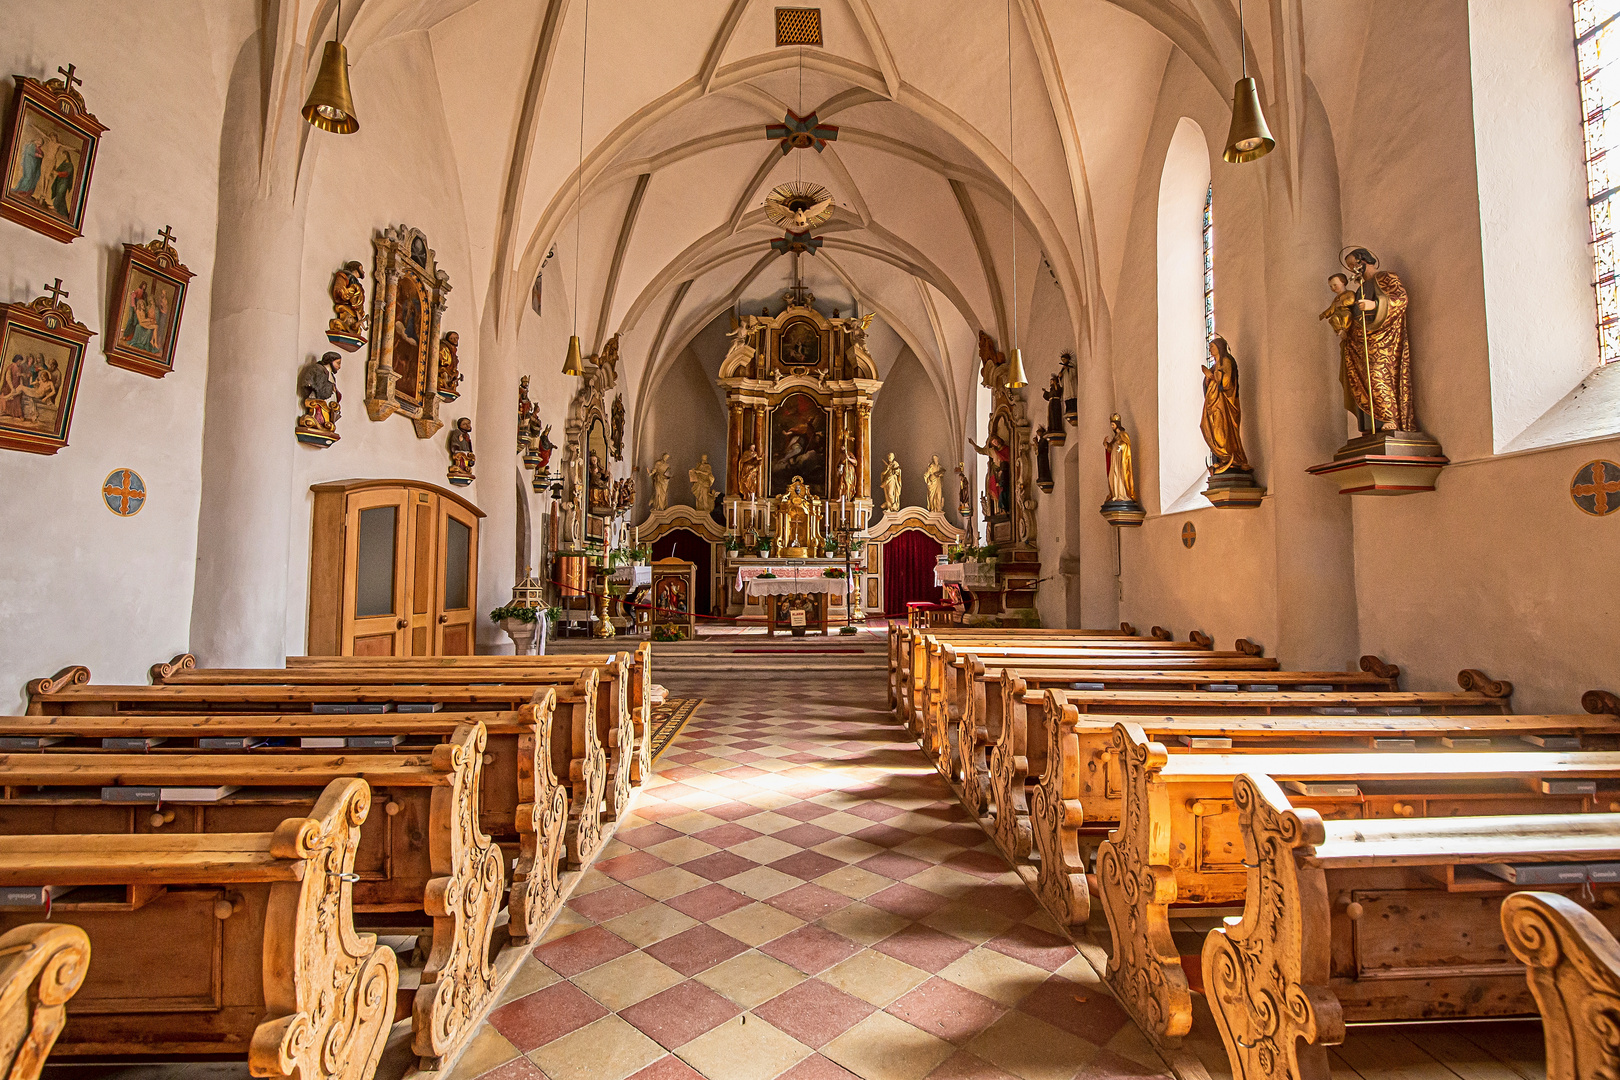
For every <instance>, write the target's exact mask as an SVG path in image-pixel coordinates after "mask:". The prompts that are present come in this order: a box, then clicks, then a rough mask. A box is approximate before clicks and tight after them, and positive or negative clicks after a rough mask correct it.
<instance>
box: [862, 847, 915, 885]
mask: <svg viewBox="0 0 1620 1080" xmlns="http://www.w3.org/2000/svg"><path fill="white" fill-rule="evenodd" d="M855 865H856V866H858V867H860V868H861V869H862V870H867V871H870V872H871V873H874V874H882V875H883V876H884V877H886V878H893V879H894V880H896V881H904V880H905V879H906V878H908V877H910V876H911V875H912V874H920V873H922V872H923V871H924V870H926V869H928V865H929V864H928V863H925V862H923V861H922V860H921V859H913V858H912V857H911V856H910V855H901V854H899V853H898V852H894V851H883V852H879V853H878V854H876V855H873V856H870V857H869V858H865V859H862V860H861V861H860V862H858V863H856V864H855Z"/></svg>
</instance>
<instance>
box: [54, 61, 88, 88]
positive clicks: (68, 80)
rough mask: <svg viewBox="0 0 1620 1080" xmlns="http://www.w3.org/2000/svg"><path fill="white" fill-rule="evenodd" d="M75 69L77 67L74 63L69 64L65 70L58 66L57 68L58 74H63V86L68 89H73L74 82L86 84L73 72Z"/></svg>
mask: <svg viewBox="0 0 1620 1080" xmlns="http://www.w3.org/2000/svg"><path fill="white" fill-rule="evenodd" d="M75 70H76V69H75V68H74V66H73V65H72V64H69V65H68V66H67V68H66V70H64V69H62V68H57V69H56V73H57V74H58V75H60V76H62V85H63V87H65V88H66V89H68V90H72V89H73V84H74V83H78V84H79V85H80V86H83V85H84V80H83V79H81V78H79V77H78V76H76V75H74V74H73V72H74V71H75Z"/></svg>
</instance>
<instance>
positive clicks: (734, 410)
mask: <svg viewBox="0 0 1620 1080" xmlns="http://www.w3.org/2000/svg"><path fill="white" fill-rule="evenodd" d="M734 392H735V391H734ZM743 414H744V411H743V406H742V402H740V401H738V400H737V399H736V398H733V399H732V400H731V411H730V418H729V419H728V420H727V422H726V494H728V495H735V494H737V481H738V479H739V478H738V476H737V459H738V458H740V457H741V456H742V441H743Z"/></svg>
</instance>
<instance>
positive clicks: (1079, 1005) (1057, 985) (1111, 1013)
mask: <svg viewBox="0 0 1620 1080" xmlns="http://www.w3.org/2000/svg"><path fill="white" fill-rule="evenodd" d="M1018 1011H1019V1012H1025V1013H1028V1014H1029V1015H1031V1016H1033V1017H1035V1018H1036V1019H1037V1020H1045V1021H1046V1022H1047V1023H1048V1024H1051V1025H1052V1026H1053V1027H1055V1028H1061V1029H1063V1030H1064V1031H1067V1032H1069V1033H1070V1034H1071V1035H1078V1036H1080V1037H1081V1038H1082V1039H1087V1040H1089V1041H1091V1042H1094V1043H1098V1044H1102V1043H1105V1042H1107V1041H1108V1040H1109V1039H1112V1038H1113V1037H1114V1036H1115V1035H1117V1034H1119V1030H1120V1028H1122V1027H1124V1026H1125V1025H1126V1024H1128V1023H1130V1022H1131V1021H1130V1017H1128V1016H1127V1015H1126V1014H1125V1010H1124V1009H1121V1008H1120V1007H1119V1004H1118V1003H1117V1002H1116V1001H1114V999H1113V998H1112V997H1110V996H1109V995H1108V994H1107V993H1105V992H1104V991H1103V990H1101V989H1098V988H1094V987H1089V986H1082V985H1080V984H1079V983H1074V982H1070V981H1069V980H1068V979H1065V978H1064V977H1063V976H1061V975H1053V976H1052V977H1051V978H1049V979H1047V980H1046V981H1045V982H1044V983H1042V984H1041V985H1040V986H1039V987H1037V988H1036V989H1035V991H1034V993H1032V994H1030V995H1029V996H1028V997H1026V998H1024V1000H1022V1001H1020V1002H1019V1003H1018Z"/></svg>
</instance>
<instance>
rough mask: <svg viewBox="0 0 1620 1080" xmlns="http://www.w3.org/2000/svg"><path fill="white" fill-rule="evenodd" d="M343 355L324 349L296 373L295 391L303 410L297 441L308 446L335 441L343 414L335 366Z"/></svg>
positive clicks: (340, 364) (326, 444) (339, 362)
mask: <svg viewBox="0 0 1620 1080" xmlns="http://www.w3.org/2000/svg"><path fill="white" fill-rule="evenodd" d="M342 366H343V357H342V356H340V355H339V354H337V353H335V352H329V353H325V354H323V355H322V356H321V358H320V359H319V360H317V361H316V362H315V363H313V364H310V365H309V366H308V367H306V368H304V370H303V373H302V374H301V375H299V377H298V393H299V396H300V397H302V398H303V405H304V414H303V415H302V416H300V417H299V418H298V424H297V426H296V433H297V436H298V441H299V442H301V443H305V444H307V445H309V446H331V445H332V444H333V443H335V442H337V441H338V438H339V436H338V433H337V422H338V417H340V416H342V415H343V405H342V401H343V394H342V393H341V392H340V391H339V390H338V388H337V373H338V369H339V368H341V367H342Z"/></svg>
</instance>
